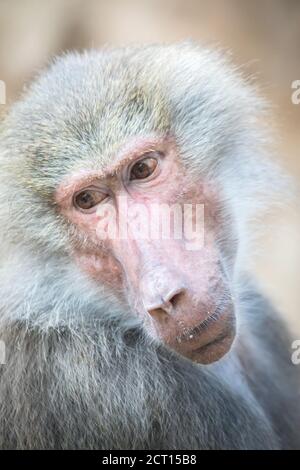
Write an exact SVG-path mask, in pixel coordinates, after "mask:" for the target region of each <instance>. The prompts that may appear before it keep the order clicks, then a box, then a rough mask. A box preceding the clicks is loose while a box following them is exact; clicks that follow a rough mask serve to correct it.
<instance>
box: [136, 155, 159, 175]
mask: <svg viewBox="0 0 300 470" xmlns="http://www.w3.org/2000/svg"><path fill="white" fill-rule="evenodd" d="M156 167H157V159H156V158H155V157H152V156H151V157H150V156H149V157H145V158H143V160H140V161H138V162H137V163H135V165H133V167H132V168H131V171H130V180H143V179H146V178H148V177H149V176H150V175H152V173H153V172H154V170H155V168H156Z"/></svg>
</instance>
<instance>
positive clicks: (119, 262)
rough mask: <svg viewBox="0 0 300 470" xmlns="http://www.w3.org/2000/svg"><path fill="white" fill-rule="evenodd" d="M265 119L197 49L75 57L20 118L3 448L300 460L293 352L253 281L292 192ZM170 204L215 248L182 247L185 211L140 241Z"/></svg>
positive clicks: (3, 142)
mask: <svg viewBox="0 0 300 470" xmlns="http://www.w3.org/2000/svg"><path fill="white" fill-rule="evenodd" d="M264 116H265V104H264V101H263V99H261V98H260V97H259V93H257V92H256V90H255V87H254V86H253V85H252V84H250V83H249V81H248V80H247V79H245V78H243V76H242V74H241V72H240V71H238V70H237V69H236V68H235V67H234V66H232V65H231V64H230V60H229V59H228V58H227V57H226V56H224V54H222V53H221V52H220V51H214V50H209V49H206V48H202V47H200V46H198V45H194V44H191V43H183V44H175V45H174V44H173V45H144V46H130V47H124V48H109V47H106V48H104V49H103V50H100V51H89V52H84V53H69V54H66V55H64V56H62V57H60V58H58V59H56V60H55V61H54V62H53V63H52V64H51V65H50V67H49V68H48V70H47V71H45V72H42V73H41V74H40V76H39V77H38V78H37V79H36V80H35V81H34V83H33V84H32V85H31V86H30V87H29V89H28V90H26V92H25V93H24V96H23V97H22V98H21V99H20V100H19V102H18V103H16V104H14V105H13V106H12V107H11V110H10V111H9V113H8V114H7V116H6V117H5V119H4V120H3V123H2V124H1V139H0V221H1V232H0V233H1V250H0V251H1V262H0V265H1V268H0V339H1V340H2V341H4V342H5V345H6V356H7V359H6V364H5V365H2V366H1V376H0V396H1V405H0V447H1V448H4V449H46V448H47V449H281V448H285V449H287V448H300V429H299V423H300V413H299V380H298V375H297V374H298V371H297V368H296V367H295V366H293V364H292V362H291V357H290V356H291V351H290V343H291V341H290V339H289V335H288V333H287V330H286V326H285V325H284V323H283V322H282V321H281V319H280V318H279V316H278V315H277V313H276V312H275V311H274V309H273V308H272V306H271V305H270V303H269V301H268V300H266V299H265V298H264V296H263V295H262V294H261V293H260V290H259V288H258V287H257V286H256V282H255V280H254V279H252V276H250V274H249V272H248V271H249V269H247V255H248V253H249V250H251V248H250V247H251V238H252V237H251V229H250V224H251V221H252V220H253V217H255V216H256V214H257V211H258V210H260V209H261V208H262V207H265V206H267V204H269V203H271V201H272V197H273V196H272V194H273V193H274V189H276V191H278V188H279V186H280V185H278V183H277V181H278V176H280V173H279V172H278V170H277V169H275V168H273V164H271V163H270V161H271V159H269V157H268V150H267V148H266V145H265V143H266V141H267V140H268V130H267V129H266V127H267V126H266V125H264V120H265V119H264ZM279 179H280V178H279ZM124 201H125V202H126V207H127V209H126V211H127V212H126V215H125V217H123V219H124V220H125V225H126V230H127V232H126V236H121V235H120V230H117V231H115V232H114V231H113V230H112V231H109V230H110V228H111V227H110V222H111V220H112V219H111V218H116V217H117V218H118V220H119V219H120V217H121V216H124V213H123V211H124V210H125V209H124ZM162 206H163V207H170V208H171V209H172V210H173V208H174V206H175V207H176V208H178V207H179V208H183V207H185V206H189V207H190V208H191V206H192V209H193V208H195V207H194V206H197V207H198V206H199V207H202V208H203V227H204V229H203V232H201V233H203V243H201V236H200V235H199V236H198V234H197V233H196V232H193V236H192V237H190V238H189V237H188V236H187V234H186V233H185V232H184V233H183V235H182V236H181V237H177V236H174V231H175V230H174V226H175V222H174V221H175V219H176V217H177V213H176V214H175V212H176V211H175V212H174V211H173V212H174V213H173V215H172V214H171V216H170V221H173V222H174V224H173V225H172V227H173V228H172V229H171V232H170V234H169V235H170V236H168V237H164V236H161V235H162V234H161V222H163V220H159V219H156V220H159V223H158V236H155V237H154V236H151V234H149V233H148V234H146V236H137V235H138V225H140V226H142V228H143V227H144V226H145V223H146V219H147V221H151V222H152V220H153V219H155V217H156V216H157V215H159V214H160V208H161V207H162ZM140 207H142V208H143V210H146V213H147V214H151V215H149V217H148V218H147V217H146V219H145V217H144V218H142V219H141V218H139V211H138V208H140ZM152 209H153V210H152ZM147 211H148V212H147ZM115 216H116V217H115ZM187 221H188V222H190V224H191V225H193V226H194V223H195V222H197V221H196V212H195V211H191V212H190V215H189V218H187ZM103 222H104V223H103ZM179 225H180V226H181V225H182V221H181V222H179ZM108 226H109V230H108ZM194 242H195V243H194ZM190 245H191V246H190Z"/></svg>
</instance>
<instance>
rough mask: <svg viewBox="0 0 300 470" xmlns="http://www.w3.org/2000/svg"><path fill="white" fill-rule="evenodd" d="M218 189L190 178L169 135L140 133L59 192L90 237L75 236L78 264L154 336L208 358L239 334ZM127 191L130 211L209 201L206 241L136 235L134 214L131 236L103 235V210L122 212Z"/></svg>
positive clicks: (67, 212) (66, 210)
mask: <svg viewBox="0 0 300 470" xmlns="http://www.w3.org/2000/svg"><path fill="white" fill-rule="evenodd" d="M141 161H143V162H142V167H141V166H139V165H137V162H141ZM145 165H146V166H145ZM145 168H146V171H145ZM136 175H138V176H139V177H138V178H137V177H136ZM145 175H146V177H145ZM140 176H142V177H141V178H140ZM86 190H88V191H89V193H88V196H89V197H90V196H91V194H92V197H93V198H94V199H93V204H94V203H95V205H92V207H91V208H87V207H86V206H85V205H84V207H82V192H84V191H86ZM215 192H216V191H214V190H213V188H212V187H211V184H209V183H206V182H205V181H202V182H200V183H198V184H197V185H196V184H195V183H194V182H191V178H190V177H189V176H188V175H187V172H186V170H185V169H184V167H183V165H182V163H181V162H180V158H179V155H178V151H177V149H176V146H175V144H174V142H172V141H171V140H170V139H162V138H160V139H159V138H143V139H142V138H139V139H136V140H134V141H132V142H129V143H128V144H127V145H126V146H124V147H123V148H122V149H121V150H120V152H119V153H118V155H116V158H115V159H114V163H113V165H112V166H111V167H109V168H107V169H106V171H105V173H101V172H89V171H88V170H87V171H85V172H81V173H79V174H75V175H71V176H69V177H68V178H67V179H66V180H65V181H64V182H63V183H62V184H61V185H60V187H59V188H58V190H57V193H56V202H57V205H58V208H59V211H60V212H61V213H62V214H63V215H64V216H65V217H66V218H67V219H68V220H69V221H70V222H71V223H72V224H74V225H76V226H77V229H78V230H79V232H80V233H81V234H82V235H83V236H84V238H85V239H87V240H88V242H87V243H82V242H79V240H78V243H77V242H76V240H75V241H74V240H72V246H73V249H72V253H73V255H74V259H75V260H76V262H77V263H78V265H79V266H80V268H81V269H83V270H84V271H85V272H86V273H87V274H88V275H89V276H91V277H92V278H93V279H94V280H95V281H96V282H100V283H105V284H107V285H108V286H109V287H110V288H112V289H113V290H114V292H115V293H116V294H117V295H119V296H121V298H122V299H123V300H124V301H126V302H127V303H128V304H129V306H130V308H131V311H132V312H133V314H135V315H137V316H139V317H140V318H141V319H142V320H143V323H144V325H145V328H146V329H147V330H148V332H149V334H150V335H152V336H153V337H155V338H157V339H159V340H161V341H163V342H164V343H165V344H166V345H168V346H169V347H170V348H172V349H174V350H175V351H177V352H178V353H179V354H181V355H183V356H185V357H187V358H189V359H191V360H193V361H195V362H199V363H202V364H208V363H211V362H214V361H216V360H218V359H220V358H221V357H222V356H223V355H224V354H225V353H226V352H227V351H228V350H229V349H230V347H231V344H232V341H233V339H234V336H235V321H234V307H233V301H232V298H231V295H230V291H229V285H228V280H227V279H226V278H225V276H224V273H223V270H222V268H221V259H220V254H219V251H218V249H217V246H216V242H215V240H216V237H217V236H218V230H219V229H220V227H219V223H218V217H217V210H216V209H217V203H218V199H217V195H216V194H215ZM85 195H86V193H85ZM125 197H126V203H127V208H128V209H129V211H130V209H131V208H132V206H134V205H135V204H137V203H139V204H142V205H143V206H144V207H145V208H146V210H149V214H150V206H151V205H153V203H156V204H158V205H159V204H168V205H172V204H179V205H180V206H181V207H182V206H183V204H202V205H203V204H204V208H205V209H204V211H205V212H204V214H205V230H204V245H203V246H202V247H200V248H198V249H197V250H191V249H189V248H188V247H189V245H188V244H187V243H186V241H187V240H186V238H185V237H182V238H181V239H177V238H175V237H174V236H172V235H173V232H172V230H171V237H170V238H169V239H161V237H158V239H157V237H156V238H155V239H153V237H151V236H149V237H146V238H145V237H141V238H138V237H136V236H134V229H135V224H136V223H138V222H137V220H136V218H135V217H134V216H131V217H130V219H129V222H128V226H127V227H128V229H127V230H128V232H127V236H126V237H122V238H121V237H118V236H117V237H115V236H114V237H112V236H110V237H108V238H107V239H106V240H99V232H98V231H97V230H98V227H99V222H100V221H101V220H102V219H101V216H100V215H99V209H103V208H104V207H106V208H109V209H113V210H114V211H115V212H116V214H117V215H118V216H120V215H122V214H120V211H122V210H123V205H122V202H121V201H122V198H123V200H124V198H125ZM78 198H79V199H78ZM78 201H79V204H78ZM85 201H86V200H85V199H84V202H85ZM76 204H77V205H76ZM155 207H156V206H155ZM151 210H152V211H153V206H152V209H151ZM154 212H155V211H154ZM151 213H152V214H153V212H151ZM123 215H124V214H123ZM126 220H128V219H126ZM80 238H82V237H80Z"/></svg>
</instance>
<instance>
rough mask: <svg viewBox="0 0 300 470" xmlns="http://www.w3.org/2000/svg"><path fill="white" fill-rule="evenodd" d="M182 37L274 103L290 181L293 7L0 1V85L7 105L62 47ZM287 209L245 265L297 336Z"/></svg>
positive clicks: (293, 226) (193, 0) (297, 163)
mask: <svg viewBox="0 0 300 470" xmlns="http://www.w3.org/2000/svg"><path fill="white" fill-rule="evenodd" d="M186 38H192V39H195V40H199V41H201V42H205V43H207V42H208V43H217V44H218V45H221V46H222V47H224V48H229V49H231V50H232V53H233V58H234V60H235V61H236V63H238V64H242V65H245V66H246V70H247V71H248V72H251V73H254V75H255V76H256V77H257V80H258V82H259V83H260V84H261V86H262V90H263V93H264V94H265V95H266V96H267V97H268V98H269V99H270V100H271V102H272V103H273V105H274V110H273V115H274V122H275V123H276V125H277V126H278V132H276V133H277V134H278V135H279V136H280V140H279V142H278V145H277V148H278V154H279V156H280V158H281V160H282V163H283V165H284V166H285V168H286V169H287V170H288V171H289V172H290V173H291V174H292V175H294V176H295V179H296V181H297V182H300V104H299V105H298V106H296V105H293V104H292V103H291V92H292V90H291V83H292V81H294V80H297V79H298V80H300V0H161V1H159V0H111V1H108V0H85V1H83V0H0V79H1V80H4V81H5V82H6V85H7V95H8V104H9V103H10V102H13V101H14V100H15V99H16V98H17V96H18V93H19V92H20V90H21V89H22V87H23V85H24V82H26V81H29V80H30V79H31V77H32V76H33V75H34V74H35V72H36V71H37V70H38V69H39V68H40V67H41V66H43V65H44V64H46V63H47V62H48V60H49V58H51V57H52V56H53V55H55V54H57V53H61V52H62V51H64V50H66V49H74V48H79V49H82V48H88V47H99V46H101V45H102V44H103V43H107V42H109V43H113V44H125V43H128V42H141V41H151V42H158V41H178V40H181V39H186ZM1 108H2V109H1ZM3 109H4V107H3V106H0V112H1V111H3ZM298 199H299V198H298ZM297 203H298V200H297V198H296V201H295V204H294V207H291V208H290V209H286V208H285V210H283V211H281V212H280V214H277V217H276V218H275V221H274V225H272V226H271V225H269V223H268V224H267V223H266V227H265V228H266V233H265V236H264V237H263V238H262V240H261V242H260V244H259V248H260V249H259V256H258V255H256V256H255V266H256V271H257V273H258V277H259V279H260V281H261V283H262V285H263V287H264V289H265V291H266V292H267V293H268V294H269V295H270V296H271V297H272V299H273V300H274V302H275V303H276V305H277V306H278V308H280V309H281V311H282V312H283V314H284V315H285V316H287V317H288V318H289V321H290V325H291V328H292V332H293V336H294V337H295V338H297V336H298V337H299V338H300V312H299V307H300V211H299V208H298V207H297Z"/></svg>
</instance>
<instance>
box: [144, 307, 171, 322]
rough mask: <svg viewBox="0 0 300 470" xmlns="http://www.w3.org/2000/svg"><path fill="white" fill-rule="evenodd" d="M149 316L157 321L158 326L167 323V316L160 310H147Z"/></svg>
mask: <svg viewBox="0 0 300 470" xmlns="http://www.w3.org/2000/svg"><path fill="white" fill-rule="evenodd" d="M148 313H149V315H150V316H151V317H152V318H154V320H156V321H158V322H159V323H160V324H162V323H166V322H167V321H168V314H167V312H166V311H165V310H163V309H162V308H153V309H150V310H148Z"/></svg>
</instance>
